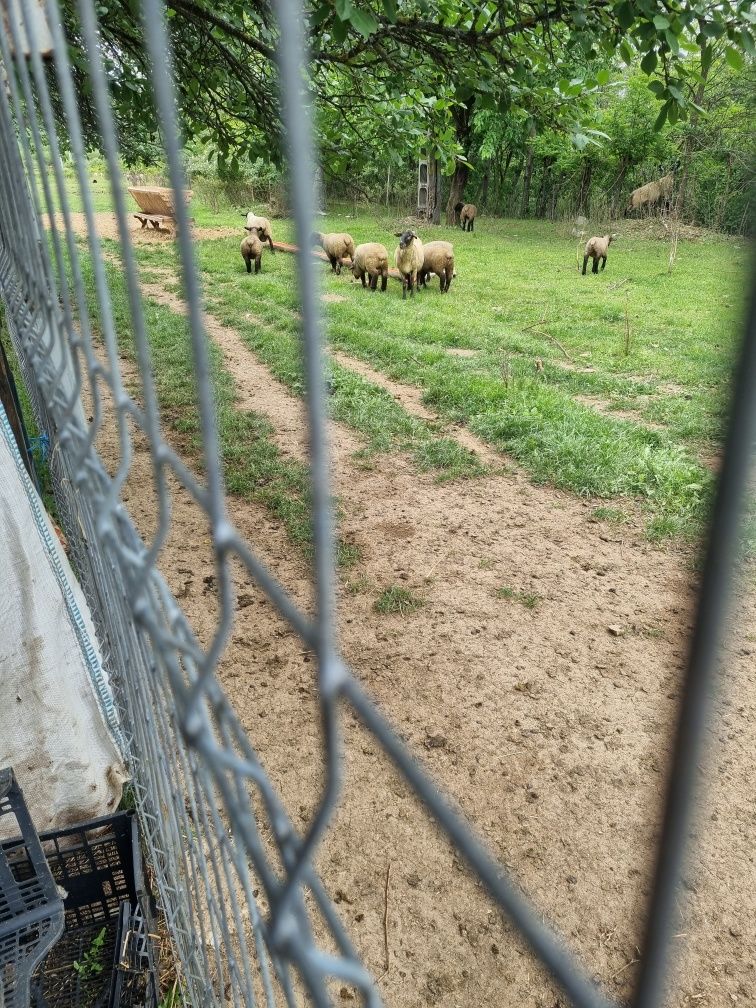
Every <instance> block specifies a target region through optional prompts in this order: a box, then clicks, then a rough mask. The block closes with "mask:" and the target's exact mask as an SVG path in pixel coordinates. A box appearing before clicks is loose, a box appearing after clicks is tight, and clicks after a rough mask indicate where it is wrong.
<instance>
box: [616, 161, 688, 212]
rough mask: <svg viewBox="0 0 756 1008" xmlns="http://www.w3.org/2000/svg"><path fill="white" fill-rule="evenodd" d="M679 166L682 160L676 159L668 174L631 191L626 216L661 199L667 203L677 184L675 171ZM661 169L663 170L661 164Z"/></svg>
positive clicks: (653, 204)
mask: <svg viewBox="0 0 756 1008" xmlns="http://www.w3.org/2000/svg"><path fill="white" fill-rule="evenodd" d="M679 167H680V162H679V161H675V163H674V164H673V165H672V167H671V169H670V170H669V172H667V174H666V175H662V177H661V178H660V179H658V180H657V181H655V182H647V183H646V184H645V185H642V186H639V187H638V188H637V189H633V191H632V192H631V193H630V201H629V202H628V204H627V207H626V208H625V217H628V216H629V215H630V214H631V213H632V212H633V210H641V209H643V207H646V206H648V207H652V206H655V205H656V204H657V203H658V202H659V200H663V201H664V203H665V204H666V203H668V202H669V199H670V197H671V195H672V190H673V189H674V186H675V172H676V171H677V170H678V168H679ZM659 170H660V171H661V166H660V168H659Z"/></svg>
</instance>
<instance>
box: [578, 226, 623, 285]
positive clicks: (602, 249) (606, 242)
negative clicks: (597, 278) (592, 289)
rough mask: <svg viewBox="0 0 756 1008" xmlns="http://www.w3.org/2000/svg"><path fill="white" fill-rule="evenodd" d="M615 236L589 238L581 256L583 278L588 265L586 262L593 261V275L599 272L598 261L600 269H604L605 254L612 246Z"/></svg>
mask: <svg viewBox="0 0 756 1008" xmlns="http://www.w3.org/2000/svg"><path fill="white" fill-rule="evenodd" d="M616 237H617V236H616V235H613V234H608V235H604V237H603V238H597V237H593V238H590V239H589V240H588V241H587V242H586V243H585V255H584V256H583V276H585V268H586V266H587V265H588V260H589V259H593V269H592V272H593V273H598V271H599V259H601V269H604V268H605V267H606V254H607V252H608V251H609V246H610V245H611V244H612V242H613V241H614V239H615V238H616Z"/></svg>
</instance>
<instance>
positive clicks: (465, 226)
mask: <svg viewBox="0 0 756 1008" xmlns="http://www.w3.org/2000/svg"><path fill="white" fill-rule="evenodd" d="M454 212H455V213H457V214H459V226H460V227H461V228H462V230H463V231H472V230H473V228H474V226H475V218H476V217H477V216H478V208H477V207H476V206H475V204H474V203H457V205H456V206H455V207H454Z"/></svg>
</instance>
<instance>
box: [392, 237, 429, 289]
mask: <svg viewBox="0 0 756 1008" xmlns="http://www.w3.org/2000/svg"><path fill="white" fill-rule="evenodd" d="M395 234H396V237H397V238H398V239H399V244H398V245H397V247H396V251H395V252H394V262H395V263H396V268H397V269H398V270H399V272H400V273H401V275H402V301H405V300H406V299H407V286H408V285H409V291H410V297H414V296H415V287H416V286H417V273H418V270H420V269H422V268H423V259H424V256H423V243H422V242H421V241H420V239H419V238H418V236H417V232H416V231H396V232H395Z"/></svg>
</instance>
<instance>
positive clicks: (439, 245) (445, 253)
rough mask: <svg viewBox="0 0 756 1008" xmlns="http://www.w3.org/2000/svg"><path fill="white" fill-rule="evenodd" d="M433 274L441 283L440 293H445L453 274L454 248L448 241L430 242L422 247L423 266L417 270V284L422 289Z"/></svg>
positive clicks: (454, 274)
mask: <svg viewBox="0 0 756 1008" xmlns="http://www.w3.org/2000/svg"><path fill="white" fill-rule="evenodd" d="M431 273H435V274H436V276H437V277H438V278H439V280H440V281H441V293H442V294H443V293H445V292H446V291H448V290H449V287H450V286H451V282H452V277H453V276H456V273H455V272H454V246H453V245H452V243H451V242H448V241H432V242H428V244H427V245H423V265H422V266H421V268H420V269H419V270H418V274H417V282H418V284H420V285H421V286H422V287H425V284H426V282H427V280H428V278H429V277H430V275H431Z"/></svg>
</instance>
